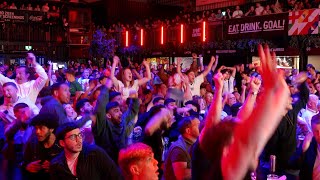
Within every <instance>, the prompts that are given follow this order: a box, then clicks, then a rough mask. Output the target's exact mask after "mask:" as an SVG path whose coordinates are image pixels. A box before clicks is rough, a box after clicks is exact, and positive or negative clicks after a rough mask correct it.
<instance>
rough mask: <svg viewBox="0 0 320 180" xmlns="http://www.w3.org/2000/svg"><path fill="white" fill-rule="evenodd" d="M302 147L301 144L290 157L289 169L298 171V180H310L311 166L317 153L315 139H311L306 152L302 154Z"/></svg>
mask: <svg viewBox="0 0 320 180" xmlns="http://www.w3.org/2000/svg"><path fill="white" fill-rule="evenodd" d="M302 145H303V143H301V145H300V147H299V149H298V150H297V151H296V152H295V153H294V155H293V156H292V157H291V159H290V161H289V164H290V166H291V168H293V169H299V170H300V174H299V176H300V179H303V180H309V179H310V180H312V174H313V166H314V163H315V161H316V157H317V153H318V151H317V147H318V143H317V142H316V140H315V138H312V141H311V143H310V146H309V148H308V150H307V151H306V152H304V153H303V152H302Z"/></svg>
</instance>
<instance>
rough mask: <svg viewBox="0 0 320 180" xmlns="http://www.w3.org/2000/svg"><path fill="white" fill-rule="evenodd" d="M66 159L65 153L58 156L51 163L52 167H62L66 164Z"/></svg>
mask: <svg viewBox="0 0 320 180" xmlns="http://www.w3.org/2000/svg"><path fill="white" fill-rule="evenodd" d="M65 160H66V158H65V155H64V153H60V154H58V155H57V156H56V157H54V158H53V159H52V160H51V162H50V166H59V165H62V164H63V163H64V162H65Z"/></svg>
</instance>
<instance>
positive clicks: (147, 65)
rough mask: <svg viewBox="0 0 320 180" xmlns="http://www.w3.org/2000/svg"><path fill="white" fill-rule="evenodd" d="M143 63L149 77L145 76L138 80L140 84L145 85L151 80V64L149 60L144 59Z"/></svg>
mask: <svg viewBox="0 0 320 180" xmlns="http://www.w3.org/2000/svg"><path fill="white" fill-rule="evenodd" d="M142 64H143V65H144V67H146V71H147V77H143V78H142V79H139V80H138V85H139V86H141V85H144V84H146V83H147V82H148V81H150V80H151V71H150V64H149V63H148V62H147V61H143V62H142Z"/></svg>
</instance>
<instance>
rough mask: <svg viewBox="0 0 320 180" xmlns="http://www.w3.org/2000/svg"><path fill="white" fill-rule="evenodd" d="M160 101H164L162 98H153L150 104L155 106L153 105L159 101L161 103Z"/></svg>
mask: <svg viewBox="0 0 320 180" xmlns="http://www.w3.org/2000/svg"><path fill="white" fill-rule="evenodd" d="M161 100H164V98H163V97H155V98H154V99H153V101H152V103H153V104H155V103H157V102H159V101H161Z"/></svg>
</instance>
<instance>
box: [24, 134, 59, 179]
mask: <svg viewBox="0 0 320 180" xmlns="http://www.w3.org/2000/svg"><path fill="white" fill-rule="evenodd" d="M61 151H62V149H61V147H60V146H59V145H58V142H57V141H56V142H55V143H54V144H53V145H52V146H51V147H50V148H45V147H44V145H43V143H41V142H39V141H38V139H37V137H36V136H32V137H31V138H30V140H29V141H28V142H27V144H26V147H25V150H24V154H23V160H24V161H23V163H22V167H23V170H24V171H23V173H25V176H27V177H28V179H48V178H49V173H47V172H45V171H44V170H41V171H39V172H38V173H29V172H28V171H27V170H26V169H25V168H26V167H27V165H28V164H29V163H31V162H34V161H37V160H41V162H44V161H46V160H47V161H51V160H52V159H53V158H54V157H56V156H57V155H58V154H59V153H60V152H61Z"/></svg>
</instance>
